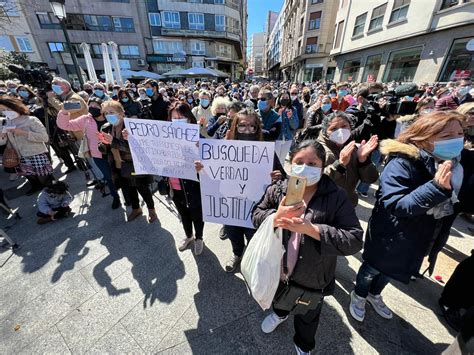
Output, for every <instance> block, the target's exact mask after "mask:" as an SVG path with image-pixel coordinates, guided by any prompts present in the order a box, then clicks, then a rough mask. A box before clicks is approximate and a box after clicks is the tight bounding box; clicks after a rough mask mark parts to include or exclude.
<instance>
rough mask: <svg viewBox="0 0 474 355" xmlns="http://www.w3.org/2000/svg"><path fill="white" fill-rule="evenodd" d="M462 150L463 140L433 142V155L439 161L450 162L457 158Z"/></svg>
mask: <svg viewBox="0 0 474 355" xmlns="http://www.w3.org/2000/svg"><path fill="white" fill-rule="evenodd" d="M463 148H464V138H461V137H460V138H453V139H446V140H444V141H435V142H434V149H433V155H434V156H435V157H437V158H439V159H441V160H451V159H454V158H456V157H458V156H459V154H461V151H462V150H463Z"/></svg>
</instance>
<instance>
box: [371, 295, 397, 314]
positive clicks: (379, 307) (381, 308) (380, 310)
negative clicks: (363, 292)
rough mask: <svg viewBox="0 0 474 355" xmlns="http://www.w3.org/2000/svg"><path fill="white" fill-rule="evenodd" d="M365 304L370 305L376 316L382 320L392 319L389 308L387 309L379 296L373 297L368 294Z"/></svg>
mask: <svg viewBox="0 0 474 355" xmlns="http://www.w3.org/2000/svg"><path fill="white" fill-rule="evenodd" d="M367 302H369V303H370V305H371V306H372V307H373V308H374V311H375V312H377V314H378V315H379V316H381V317H382V318H385V319H392V318H393V313H392V311H391V310H390V308H388V307H387V305H386V304H385V302H384V301H383V299H382V296H381V295H377V296H374V295H371V294H370V293H369V295H368V296H367Z"/></svg>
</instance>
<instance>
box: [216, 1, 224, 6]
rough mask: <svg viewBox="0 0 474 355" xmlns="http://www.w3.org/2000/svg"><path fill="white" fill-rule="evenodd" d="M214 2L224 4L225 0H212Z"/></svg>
mask: <svg viewBox="0 0 474 355" xmlns="http://www.w3.org/2000/svg"><path fill="white" fill-rule="evenodd" d="M214 4H216V5H224V4H225V0H214Z"/></svg>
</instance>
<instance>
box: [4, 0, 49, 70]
mask: <svg viewBox="0 0 474 355" xmlns="http://www.w3.org/2000/svg"><path fill="white" fill-rule="evenodd" d="M1 52H19V53H25V54H26V55H27V56H28V58H29V60H30V61H31V62H33V63H38V64H40V63H42V61H43V60H42V58H41V55H40V52H39V51H38V48H37V46H36V43H35V41H34V36H33V32H32V31H31V29H30V27H29V25H28V22H26V19H25V15H24V13H23V11H22V8H21V6H20V4H19V3H18V2H17V0H8V1H5V0H3V1H1V2H0V53H1ZM0 55H1V54H0Z"/></svg>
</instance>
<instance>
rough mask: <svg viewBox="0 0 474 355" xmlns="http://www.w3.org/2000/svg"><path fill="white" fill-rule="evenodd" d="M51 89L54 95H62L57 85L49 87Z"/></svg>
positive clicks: (61, 90)
mask: <svg viewBox="0 0 474 355" xmlns="http://www.w3.org/2000/svg"><path fill="white" fill-rule="evenodd" d="M51 88H52V89H53V91H54V93H55V94H56V95H61V94H62V93H63V89H62V88H61V86H59V85H54V84H53V85H51Z"/></svg>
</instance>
